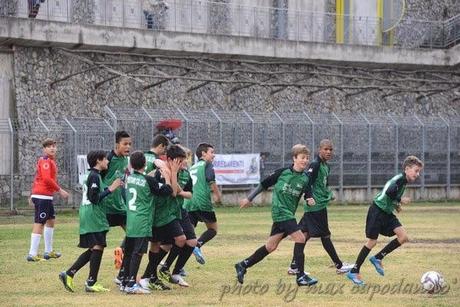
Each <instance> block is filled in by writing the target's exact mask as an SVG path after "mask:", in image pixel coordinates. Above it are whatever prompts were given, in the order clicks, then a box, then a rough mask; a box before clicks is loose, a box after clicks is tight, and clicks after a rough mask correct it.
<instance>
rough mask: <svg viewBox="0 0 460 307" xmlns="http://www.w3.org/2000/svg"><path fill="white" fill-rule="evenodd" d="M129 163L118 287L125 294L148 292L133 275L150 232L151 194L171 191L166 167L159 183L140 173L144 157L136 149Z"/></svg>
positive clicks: (165, 193) (151, 214) (162, 193)
mask: <svg viewBox="0 0 460 307" xmlns="http://www.w3.org/2000/svg"><path fill="white" fill-rule="evenodd" d="M130 163H131V167H132V169H133V173H132V174H131V175H130V176H129V177H128V179H127V202H128V211H127V223H126V243H125V255H124V257H125V259H124V261H123V265H125V267H124V268H123V271H124V275H125V278H124V281H123V283H122V287H124V291H125V292H126V293H128V294H147V293H150V291H149V290H148V289H143V288H142V287H141V286H139V285H138V284H137V282H136V277H137V272H138V271H139V266H140V264H141V260H142V256H143V254H145V253H146V252H147V247H148V243H149V238H150V237H151V235H152V223H153V210H154V207H153V199H154V195H157V196H169V195H171V194H172V193H173V190H172V187H171V174H170V172H169V170H168V169H160V172H161V174H162V176H163V178H164V183H165V184H161V185H160V183H159V182H158V181H157V180H156V179H155V178H154V177H151V176H147V175H144V174H143V172H144V168H145V165H146V159H145V155H144V154H143V153H142V152H140V151H135V152H133V153H132V154H131V158H130Z"/></svg>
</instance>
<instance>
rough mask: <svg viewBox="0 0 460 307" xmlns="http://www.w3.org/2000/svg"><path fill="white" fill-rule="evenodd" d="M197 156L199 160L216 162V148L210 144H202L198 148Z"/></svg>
mask: <svg viewBox="0 0 460 307" xmlns="http://www.w3.org/2000/svg"><path fill="white" fill-rule="evenodd" d="M195 153H196V156H197V157H198V159H202V160H204V161H207V162H212V161H213V160H214V157H215V154H214V147H213V146H212V145H211V144H208V143H200V144H198V147H197V148H196V152H195Z"/></svg>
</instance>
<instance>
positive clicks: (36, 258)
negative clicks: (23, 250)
mask: <svg viewBox="0 0 460 307" xmlns="http://www.w3.org/2000/svg"><path fill="white" fill-rule="evenodd" d="M26 259H27V261H29V262H39V261H43V260H45V259H43V258H42V257H40V256H39V255H36V256H32V255H27V257H26Z"/></svg>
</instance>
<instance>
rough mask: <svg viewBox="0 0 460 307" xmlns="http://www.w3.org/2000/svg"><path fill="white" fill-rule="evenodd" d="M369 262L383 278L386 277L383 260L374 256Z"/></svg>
mask: <svg viewBox="0 0 460 307" xmlns="http://www.w3.org/2000/svg"><path fill="white" fill-rule="evenodd" d="M369 261H370V262H371V263H372V264H373V265H374V267H375V270H376V271H377V273H379V274H380V275H382V276H384V275H385V271H384V270H383V264H382V260H381V259H377V258H375V256H372V257H371V258H369Z"/></svg>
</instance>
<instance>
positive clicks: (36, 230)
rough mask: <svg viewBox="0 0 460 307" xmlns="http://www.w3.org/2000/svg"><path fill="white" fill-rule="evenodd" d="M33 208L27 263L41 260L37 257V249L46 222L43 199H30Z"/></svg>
mask: <svg viewBox="0 0 460 307" xmlns="http://www.w3.org/2000/svg"><path fill="white" fill-rule="evenodd" d="M32 202H33V204H34V207H35V214H34V224H33V226H32V233H31V235H30V249H29V254H28V256H27V261H32V262H33V261H40V260H43V258H41V257H40V256H39V255H38V248H39V246H40V240H41V237H42V234H43V229H44V225H45V223H46V221H47V220H48V208H47V206H46V205H47V203H46V202H45V200H43V199H38V198H32Z"/></svg>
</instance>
